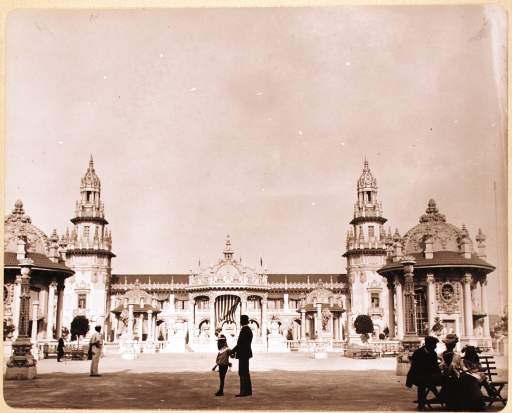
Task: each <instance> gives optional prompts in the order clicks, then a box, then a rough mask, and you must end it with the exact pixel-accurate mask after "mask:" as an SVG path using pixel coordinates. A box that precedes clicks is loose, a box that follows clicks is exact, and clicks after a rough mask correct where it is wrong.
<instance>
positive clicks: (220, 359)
mask: <svg viewBox="0 0 512 413" xmlns="http://www.w3.org/2000/svg"><path fill="white" fill-rule="evenodd" d="M217 348H218V349H219V352H218V353H217V359H216V360H215V363H216V364H215V366H213V368H212V371H215V369H216V368H217V366H219V379H220V384H219V390H218V391H217V393H215V396H224V379H225V377H226V372H227V371H228V367H231V363H230V362H229V355H230V353H231V350H230V349H229V347H228V344H227V342H226V337H225V336H224V335H223V334H221V335H220V336H219V338H218V340H217Z"/></svg>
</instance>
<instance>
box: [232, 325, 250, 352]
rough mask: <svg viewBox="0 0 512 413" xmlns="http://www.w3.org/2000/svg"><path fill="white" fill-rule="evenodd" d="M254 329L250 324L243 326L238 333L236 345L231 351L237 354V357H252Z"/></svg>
mask: <svg viewBox="0 0 512 413" xmlns="http://www.w3.org/2000/svg"><path fill="white" fill-rule="evenodd" d="M251 343H252V330H251V328H250V327H249V326H247V325H246V326H243V327H242V329H241V330H240V334H239V335H238V341H237V342H236V346H235V347H233V349H232V350H231V352H232V353H233V354H235V358H237V359H250V358H251V357H252V349H251Z"/></svg>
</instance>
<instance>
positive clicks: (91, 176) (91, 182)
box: [80, 155, 101, 191]
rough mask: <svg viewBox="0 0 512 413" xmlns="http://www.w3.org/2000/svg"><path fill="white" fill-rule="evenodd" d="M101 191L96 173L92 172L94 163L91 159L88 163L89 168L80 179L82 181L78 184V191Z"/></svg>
mask: <svg viewBox="0 0 512 413" xmlns="http://www.w3.org/2000/svg"><path fill="white" fill-rule="evenodd" d="M100 189H101V182H100V178H98V175H96V172H95V171H94V161H93V159H92V155H91V159H90V161H89V168H87V172H86V173H85V175H84V176H83V177H82V181H81V183H80V190H82V191H83V190H97V191H99V190H100Z"/></svg>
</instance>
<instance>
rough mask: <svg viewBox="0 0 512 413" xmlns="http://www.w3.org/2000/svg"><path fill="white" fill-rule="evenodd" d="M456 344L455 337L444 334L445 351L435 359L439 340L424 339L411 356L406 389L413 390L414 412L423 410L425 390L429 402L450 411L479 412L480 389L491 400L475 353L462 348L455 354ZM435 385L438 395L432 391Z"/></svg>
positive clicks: (491, 392) (489, 390)
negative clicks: (413, 387) (410, 388)
mask: <svg viewBox="0 0 512 413" xmlns="http://www.w3.org/2000/svg"><path fill="white" fill-rule="evenodd" d="M458 341H459V339H458V337H457V335H456V334H448V335H447V336H446V337H445V338H444V339H443V343H444V344H445V345H446V350H445V351H444V352H443V353H442V354H441V356H440V357H438V355H437V353H436V347H437V344H438V343H439V339H437V338H436V337H431V336H427V337H425V344H424V345H423V346H422V347H420V348H418V349H417V350H416V351H414V353H413V354H412V357H411V367H410V370H409V373H408V374H407V380H406V386H407V387H412V386H413V385H415V386H417V389H418V400H417V402H418V410H425V408H426V405H427V403H428V402H427V393H428V391H429V390H431V391H432V393H434V396H435V399H433V400H431V401H437V402H440V403H442V404H444V405H445V406H446V408H447V409H448V410H450V411H483V410H484V407H485V402H484V395H483V393H482V391H481V387H482V386H483V387H484V388H485V389H486V391H487V394H488V396H493V394H494V390H493V388H492V386H491V385H490V384H489V382H488V380H487V375H486V374H485V373H483V372H482V371H481V364H480V361H479V357H478V349H477V348H476V347H474V346H465V347H464V348H463V349H462V351H461V354H459V353H458V352H457V351H455V347H456V345H457V343H458ZM438 385H440V386H441V391H440V392H439V391H438V390H437V388H436V386H438Z"/></svg>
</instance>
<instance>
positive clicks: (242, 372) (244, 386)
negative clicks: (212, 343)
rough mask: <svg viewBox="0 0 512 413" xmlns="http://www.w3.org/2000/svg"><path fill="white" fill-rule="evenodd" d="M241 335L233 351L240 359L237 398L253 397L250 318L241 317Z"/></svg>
mask: <svg viewBox="0 0 512 413" xmlns="http://www.w3.org/2000/svg"><path fill="white" fill-rule="evenodd" d="M240 325H241V326H242V328H241V329H240V334H239V335H238V341H237V343H236V346H235V347H234V348H233V350H231V354H232V356H235V357H236V358H237V359H238V375H239V376H240V394H237V395H236V397H246V396H250V395H252V385H251V374H250V373H249V359H250V358H251V357H252V349H251V342H252V330H251V328H250V327H249V317H248V316H247V315H241V316H240Z"/></svg>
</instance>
